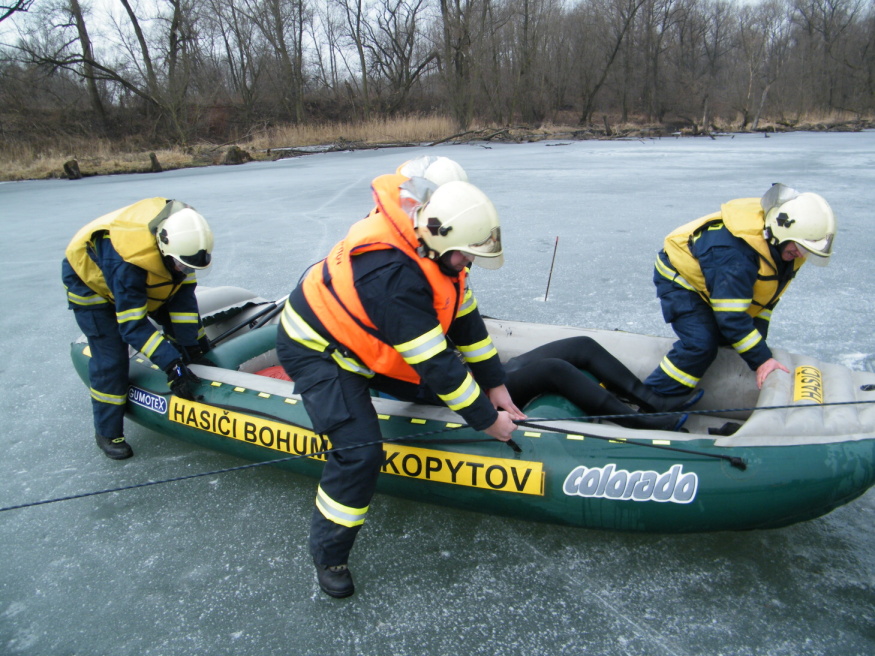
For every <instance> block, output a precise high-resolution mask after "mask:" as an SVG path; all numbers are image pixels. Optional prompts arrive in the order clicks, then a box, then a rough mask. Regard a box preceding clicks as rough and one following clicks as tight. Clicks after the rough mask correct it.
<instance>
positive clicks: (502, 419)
mask: <svg viewBox="0 0 875 656" xmlns="http://www.w3.org/2000/svg"><path fill="white" fill-rule="evenodd" d="M516 427H517V426H516V424H515V423H513V419H511V418H510V414H509V413H507V412H505V411H504V410H499V411H498V419H496V420H495V423H494V424H492V426H490V427H489V428H487V429H486V430H484V431H483V432H484V433H486V434H487V435H489V436H490V437H494V438H495V439H496V440H501V441H502V442H507V441H508V440H509V439H510V438H511V437H513V431H514V430H515V429H516Z"/></svg>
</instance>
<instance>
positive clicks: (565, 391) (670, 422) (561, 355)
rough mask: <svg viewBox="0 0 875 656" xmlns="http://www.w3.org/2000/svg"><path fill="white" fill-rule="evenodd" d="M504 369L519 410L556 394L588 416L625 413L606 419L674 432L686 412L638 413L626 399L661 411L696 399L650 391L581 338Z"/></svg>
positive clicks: (515, 361) (516, 360) (531, 353)
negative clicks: (540, 398)
mask: <svg viewBox="0 0 875 656" xmlns="http://www.w3.org/2000/svg"><path fill="white" fill-rule="evenodd" d="M504 368H505V371H506V372H507V380H506V382H505V385H506V386H507V390H508V392H510V396H511V398H512V399H513V402H514V403H515V404H516V405H517V407H519V408H524V407H525V405H526V404H527V403H529V402H531V401H532V400H533V399H535V398H536V397H538V396H540V395H542V394H551V393H552V394H558V395H560V396H562V397H564V398H566V399H568V400H569V401H571V402H572V403H573V404H574V405H576V406H577V407H579V408H580V409H581V410H583V411H584V412H586V413H587V414H591V415H624V416H622V417H616V418H614V419H611V420H610V421H613V422H614V423H617V424H619V425H621V426H624V427H626V428H645V429H652V430H668V431H676V430H679V429H680V428H681V426H682V425H683V424H684V422H685V421H686V419H687V415H686V414H673V415H667V416H666V415H661V416H654V417H651V416H647V415H643V414H642V415H639V414H636V411H635V410H634V409H633V408H631V407H630V406H629V405H627V404H626V403H625V402H624V401H629V402H631V403H634V404H635V405H637V406H638V408H639V412H657V413H659V412H674V411H678V410H682V409H683V408H685V407H688V406H689V405H692V404H693V403H695V401H697V400H698V396H697V395H695V394H688V395H684V396H683V397H674V398H671V399H666V398H665V397H660V396H658V395H656V394H654V393H653V392H652V391H651V390H650V389H649V388H648V387H646V386H645V385H644V384H643V383H642V382H641V381H640V380H639V379H638V378H637V377H636V376H635V374H633V373H632V372H631V371H629V369H627V368H626V366H625V365H624V364H623V363H622V362H620V361H619V360H618V359H617V358H615V357H614V356H613V355H611V354H610V353H609V352H608V351H607V350H606V349H605V348H604V347H603V346H602V345H601V344H599V343H598V342H597V341H595V340H594V339H592V338H591V337H585V336H581V337H569V338H567V339H560V340H557V341H555V342H549V343H547V344H544V345H543V346H539V347H537V348H535V349H533V350H531V351H528V352H527V353H523V354H522V355H519V356H517V357H515V358H511V359H510V360H508V361H507V362H506V363H505V365H504ZM588 374H592V376H589V375H588ZM593 377H595V380H593ZM597 381H599V382H601V383H602V384H604V387H602V385H600V384H599V382H597ZM621 399H622V400H621Z"/></svg>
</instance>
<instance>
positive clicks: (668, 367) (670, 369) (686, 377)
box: [659, 356, 699, 387]
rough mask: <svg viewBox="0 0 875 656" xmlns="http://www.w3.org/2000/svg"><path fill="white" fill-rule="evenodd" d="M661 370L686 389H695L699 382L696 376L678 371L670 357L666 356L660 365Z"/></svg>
mask: <svg viewBox="0 0 875 656" xmlns="http://www.w3.org/2000/svg"><path fill="white" fill-rule="evenodd" d="M659 368H660V369H662V371H663V372H665V375H666V376H668V377H669V378H671V379H673V380H676V381H677V382H679V383H680V384H681V385H685V386H686V387H695V386H696V384H697V383H698V382H699V379H698V378H696V377H695V376H691V375H690V374H688V373H687V372H685V371H682V370H680V369H678V368H677V367H676V366H674V364H673V363H672V361H671V360H669V359H668V356H665V357H664V358H663V359H662V362H660V363H659Z"/></svg>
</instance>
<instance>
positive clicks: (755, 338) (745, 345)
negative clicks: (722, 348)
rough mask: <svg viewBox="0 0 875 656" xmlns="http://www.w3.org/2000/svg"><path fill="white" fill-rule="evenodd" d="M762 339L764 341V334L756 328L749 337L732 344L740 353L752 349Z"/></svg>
mask: <svg viewBox="0 0 875 656" xmlns="http://www.w3.org/2000/svg"><path fill="white" fill-rule="evenodd" d="M761 341H763V336H762V335H761V334H760V331H759V330H757V329H756V328H754V329H753V330H752V331H751V332H750V334H748V336H747V337H745V338H744V339H740V340H738V341H737V342H735V344H733V345H732V348H734V349H735V350H736V351H737V352H738V353H744V352H746V351H750V350H751V349H752V348H753V347H754V346H756V345H757V344H759V343H760V342H761Z"/></svg>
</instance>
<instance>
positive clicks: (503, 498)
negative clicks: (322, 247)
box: [72, 287, 875, 533]
mask: <svg viewBox="0 0 875 656" xmlns="http://www.w3.org/2000/svg"><path fill="white" fill-rule="evenodd" d="M283 301H284V299H280V300H278V301H273V302H272V301H269V300H266V299H263V298H260V297H258V296H256V295H254V294H252V293H251V292H248V291H246V290H243V289H239V288H234V287H217V288H206V289H203V290H200V291H199V302H200V306H201V312H202V314H203V315H204V317H205V325H206V328H207V333H208V335H209V336H210V338H211V339H213V340H214V341H216V342H217V345H216V347H215V348H214V350H213V351H212V352H211V353H210V358H211V359H212V360H213V361H214V362H215V363H216V365H217V366H215V367H209V366H198V365H193V366H192V369H193V371H195V373H197V375H198V376H200V377H201V379H202V384H201V386H200V389H199V391H198V395H199V396H200V397H202V398H201V400H199V401H197V402H192V401H186V400H183V399H180V398H178V397H176V396H173V395H171V394H170V393H169V391H168V387H167V380H166V376H165V375H164V373H163V372H162V371H160V370H159V369H157V368H156V367H155V366H154V365H152V364H151V363H150V362H149V360H148V359H147V358H145V357H144V356H142V355H141V354H139V353H133V354H132V356H131V361H130V388H129V393H128V402H127V413H128V416H129V417H130V419H132V420H133V421H135V422H137V423H138V424H140V425H142V426H145V427H147V428H150V429H152V430H154V431H155V432H157V433H162V434H165V435H170V436H172V437H175V438H178V439H181V440H185V441H188V442H192V443H194V444H198V445H201V446H204V447H208V448H211V449H215V450H218V451H222V452H225V453H228V454H231V455H233V456H238V457H240V458H243V459H246V460H249V461H258V462H263V461H277V462H276V463H275V466H277V467H282V468H284V469H287V470H289V471H291V472H295V473H298V474H304V475H307V476H312V477H318V476H319V475H320V472H321V469H322V465H323V463H324V461H325V458H326V455H325V452H326V451H327V450H328V449H330V448H331V445H330V443H329V442H328V440H327V438H325V437H324V436H322V435H318V434H316V433H314V432H313V431H312V430H311V427H310V421H309V418H308V416H307V413H306V411H305V410H304V406H303V403H302V402H301V400H300V397H298V396H297V395H296V394H295V389H294V383H293V382H290V381H288V380H283V379H281V378H279V377H274V372H276V371H277V369H278V367H277V365H278V362H277V359H276V351H275V341H276V325H277V321H278V318H277V315H278V310H279V308H281V306H282V302H283ZM487 324H488V326H489V330H490V333H491V335H492V337H493V340H494V341H495V343H496V345H497V347H498V349H499V352H500V353H501V354H502V357H508V358H509V357H513V356H514V355H518V354H520V353H523V352H525V351H528V350H530V349H532V348H534V347H535V346H538V345H540V344H543V343H546V342H550V341H553V340H556V339H562V338H565V337H572V336H575V335H588V336H590V337H592V338H594V339H596V340H597V341H599V342H600V343H601V344H602V345H603V346H605V347H606V348H607V349H608V350H609V351H610V352H612V353H613V354H615V355H616V356H617V357H619V358H620V359H621V360H622V361H623V362H624V363H625V364H626V365H627V366H628V367H629V368H630V369H631V370H632V371H634V372H635V373H636V374H637V375H638V376H639V377H643V376H645V375H646V374H647V373H649V372H650V371H651V370H652V369H653V367H654V366H655V365H656V363H657V362H658V361H659V360H660V359H661V358H662V356H663V355H664V354H665V352H666V351H667V350H668V347H669V345H670V342H671V340H669V339H666V338H660V337H651V336H645V335H637V334H632V333H625V332H620V331H601V330H586V329H579V328H571V327H563V326H552V325H544V324H529V323H522V322H514V321H501V320H495V319H487ZM89 357H90V354H89V349H88V344H87V342H85V340H84V337H83V338H80V339H79V340H78V341H76V342H74V343H73V344H72V358H73V362H74V364H75V366H76V369H77V371H78V372H79V375H80V377H81V378H82V379H83V381H84V382H85V384H86V385H87V384H88V358H89ZM776 357H777V358H778V359H779V360H780V361H781V362H782V363H784V364H785V365H787V367H788V368H789V369H790V371H791V374H790V375H787V374H781V375H772V376H770V377H769V378H768V380H767V382H766V384H765V386H764V388H763V389H762V390H758V389H757V388H756V384H755V382H754V379H753V374H752V372H750V371H749V370H748V369H747V367H746V366H745V365H744V363H743V362H742V360H741V359H740V358H739V357H738V356H737V355H735V354H734V353H733V352H731V351H729V350H727V351H725V352H721V353H720V354H719V356H718V359H717V361H716V362H715V363H714V364H713V365H712V367H711V368H710V370H709V371H708V373H707V374H706V375H705V377H704V378H703V380H702V387H703V388H705V389H706V390H707V394H706V395H705V398H704V399H703V401H701V402H700V403H699V404H698V405H696V406H695V407H694V408H693V409H692V414H691V416H690V419H689V420H688V421H687V423H686V428H688V429H689V432H688V433H675V432H661V431H646V430H633V429H627V428H622V427H620V426H618V425H616V424H613V423H611V422H610V421H609V420H607V419H604V418H586V417H584V416H583V413H582V412H581V411H580V410H579V409H578V408H575V407H574V406H572V405H571V404H570V403H569V402H567V401H566V400H564V399H562V398H560V397H555V396H544V397H541V398H539V399H536V400H535V401H534V402H533V403H532V404H530V405H529V406H528V407H527V408H525V411H526V413H527V415H528V416H529V417H530V421H528V422H526V423H525V425H521V426H520V428H519V431H518V432H517V433H516V434H515V435H514V439H513V442H514V446H515V447H516V448H512V447H511V446H509V445H508V444H505V443H502V442H498V441H496V440H493V439H490V438H488V436H486V435H484V434H482V433H478V432H476V431H474V430H472V429H469V428H467V427H466V426H465V425H464V424H463V423H462V420H461V418H460V417H459V416H458V415H457V414H455V413H453V412H452V411H450V410H449V409H447V408H441V407H432V406H422V405H416V404H411V403H405V402H401V401H398V400H394V399H391V398H381V397H379V396H376V397H374V399H373V403H374V407H375V408H376V410H377V413H378V415H379V417H380V419H381V421H382V428H383V437H384V439H385V443H384V450H385V453H386V460H385V464H384V465H383V469H382V474H381V476H380V480H379V487H378V490H379V491H380V492H383V493H385V494H390V495H395V496H399V497H403V498H406V499H412V500H415V501H422V502H427V503H435V504H443V505H447V506H453V507H456V508H462V509H467V510H473V511H477V512H485V513H496V514H501V515H508V516H511V517H517V518H522V519H528V520H534V521H541V522H552V523H556V524H566V525H572V526H580V527H586V528H600V529H612V530H621V531H644V532H657V533H677V532H700V531H722V530H741V529H756V528H776V527H781V526H786V525H789V524H793V523H796V522H800V521H804V520H809V519H813V518H815V517H819V516H822V515H824V514H826V513H828V512H830V511H831V510H833V509H834V508H837V507H839V506H841V505H843V504H846V503H848V502H850V501H852V500H854V499H856V498H857V497H859V496H860V495H862V494H863V493H865V492H866V491H867V490H868V489H869V488H870V487H871V486H872V485H873V483H875V373H871V372H861V371H852V370H850V369H848V368H846V367H842V366H839V365H834V364H827V363H823V362H819V361H817V360H815V359H812V358H809V357H804V356H801V355H796V354H793V353H788V352H785V351H780V350H778V351H776Z"/></svg>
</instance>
